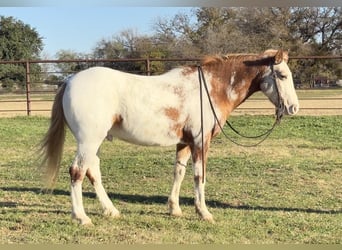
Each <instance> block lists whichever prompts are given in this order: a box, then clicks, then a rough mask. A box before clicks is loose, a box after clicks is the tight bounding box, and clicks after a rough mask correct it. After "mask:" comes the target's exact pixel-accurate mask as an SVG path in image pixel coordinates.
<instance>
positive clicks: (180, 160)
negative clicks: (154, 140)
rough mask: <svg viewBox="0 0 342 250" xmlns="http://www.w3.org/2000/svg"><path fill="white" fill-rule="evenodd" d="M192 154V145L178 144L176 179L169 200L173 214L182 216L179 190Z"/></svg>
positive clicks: (170, 210) (171, 213)
mask: <svg viewBox="0 0 342 250" xmlns="http://www.w3.org/2000/svg"><path fill="white" fill-rule="evenodd" d="M190 156H191V151H190V147H189V146H187V145H181V144H178V145H177V152H176V163H175V168H174V179H173V186H172V190H171V194H170V197H169V200H168V206H169V212H170V215H173V216H181V215H182V210H181V208H180V206H179V192H180V188H181V184H182V181H183V179H184V175H185V171H186V164H187V162H188V160H189V158H190Z"/></svg>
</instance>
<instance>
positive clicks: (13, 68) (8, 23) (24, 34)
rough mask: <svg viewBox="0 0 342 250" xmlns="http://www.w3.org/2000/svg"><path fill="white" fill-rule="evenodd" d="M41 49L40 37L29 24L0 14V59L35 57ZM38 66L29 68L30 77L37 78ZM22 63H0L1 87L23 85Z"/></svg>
mask: <svg viewBox="0 0 342 250" xmlns="http://www.w3.org/2000/svg"><path fill="white" fill-rule="evenodd" d="M42 49H43V42H42V37H40V36H39V34H38V32H37V31H36V30H35V29H34V28H31V27H30V25H28V24H24V23H23V22H22V21H20V20H16V19H15V18H13V17H4V16H0V60H2V61H11V60H27V59H37V58H39V54H40V52H41V51H42ZM39 71H40V67H39V65H35V66H34V67H33V68H31V73H32V77H31V80H34V76H35V77H36V78H37V77H39V75H38V74H37V73H39ZM24 80H25V68H24V65H20V64H17V65H14V64H2V65H0V83H1V85H2V87H3V88H7V89H11V88H12V87H13V86H14V85H18V86H21V87H22V86H24Z"/></svg>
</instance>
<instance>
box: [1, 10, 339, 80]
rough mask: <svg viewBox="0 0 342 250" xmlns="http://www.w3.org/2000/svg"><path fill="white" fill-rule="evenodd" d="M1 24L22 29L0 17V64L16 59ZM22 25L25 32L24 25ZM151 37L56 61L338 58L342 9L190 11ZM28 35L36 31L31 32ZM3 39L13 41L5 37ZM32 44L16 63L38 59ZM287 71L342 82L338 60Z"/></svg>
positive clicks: (135, 67)
mask: <svg viewBox="0 0 342 250" xmlns="http://www.w3.org/2000/svg"><path fill="white" fill-rule="evenodd" d="M6 20H7V22H12V23H13V22H14V23H21V22H20V21H17V20H14V19H13V18H11V17H10V18H5V17H1V22H0V36H1V38H0V59H1V60H13V59H19V58H18V57H15V56H14V54H13V53H12V54H10V53H9V52H6V51H5V52H3V50H4V48H5V47H4V46H3V44H4V42H3V41H2V40H3V39H2V37H3V36H2V33H1V32H2V30H3V27H5V26H4V24H3V22H4V21H6ZM21 25H24V26H25V24H23V23H21ZM25 27H26V26H25ZM31 31H32V29H31ZM153 31H154V32H153V34H152V35H142V34H139V31H137V30H134V29H127V30H123V31H122V32H120V33H119V34H113V36H112V37H111V38H102V39H101V38H100V40H99V42H98V43H97V44H96V45H95V48H94V49H93V50H92V51H90V52H89V53H86V54H83V53H76V52H74V51H68V50H61V51H59V52H58V53H57V55H56V57H57V59H80V58H96V59H114V58H147V57H149V58H187V57H192V58H193V57H201V56H203V55H206V54H227V53H259V52H262V51H264V50H266V49H269V48H275V49H278V48H283V49H286V50H289V51H290V54H291V55H339V54H341V51H342V8H341V7H329V8H327V7H326V8H323V7H322V8H318V7H310V8H299V7H290V8H194V9H192V11H191V13H179V14H177V15H175V16H174V17H172V18H170V19H165V18H164V19H163V18H159V19H158V20H157V21H156V22H155V23H154V25H153ZM33 32H36V31H35V30H34V29H33ZM36 33H37V32H36ZM12 36H14V35H12ZM7 39H13V38H12V37H11V36H8V38H7ZM32 39H33V40H34V39H36V42H37V44H36V46H33V48H32V53H31V54H30V55H27V54H23V53H21V58H20V59H23V57H24V58H25V57H26V58H27V57H29V58H31V57H33V58H37V57H39V51H41V49H42V42H41V38H40V37H39V35H38V34H37V35H36V36H35V37H33V38H32ZM5 40H6V38H5ZM7 42H8V41H7ZM20 46H21V45H20V43H16V44H15V46H14V47H16V48H18V47H19V48H20ZM107 66H111V67H115V68H118V69H121V70H126V71H136V72H144V71H146V69H145V68H144V67H145V64H132V63H126V64H117V65H113V64H111V65H107ZM171 66H173V65H169V64H165V63H162V62H153V64H152V69H151V70H152V72H163V71H165V70H168V69H169V68H170V67H171ZM57 67H59V70H61V71H64V72H66V71H67V72H69V71H75V70H79V69H82V68H84V67H87V65H80V64H58V65H57ZM290 67H291V69H292V70H293V72H294V77H295V78H296V79H297V80H298V81H300V82H302V83H304V84H309V81H310V79H312V77H313V76H315V75H317V74H320V75H322V76H324V77H327V78H330V79H336V80H337V79H341V78H342V63H341V61H340V60H301V61H296V60H292V61H291V65H290ZM0 68H2V65H1V67H0ZM36 70H39V69H36ZM7 73H8V72H7ZM6 77H7V78H8V74H4V72H2V70H1V69H0V81H1V82H2V83H3V82H4V78H6ZM49 77H50V78H56V76H49Z"/></svg>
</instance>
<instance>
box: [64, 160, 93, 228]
mask: <svg viewBox="0 0 342 250" xmlns="http://www.w3.org/2000/svg"><path fill="white" fill-rule="evenodd" d="M84 156H85V155H81V154H79V153H78V154H77V155H76V157H75V160H74V162H73V164H72V166H71V167H70V169H69V173H70V179H71V180H70V181H71V185H70V186H71V193H70V195H71V203H72V217H73V218H74V219H76V220H78V221H79V222H80V223H81V224H82V225H85V224H91V220H90V218H89V217H88V216H87V215H86V213H85V211H84V207H83V199H82V183H83V179H84V176H85V174H86V171H87V170H86V165H85V164H84Z"/></svg>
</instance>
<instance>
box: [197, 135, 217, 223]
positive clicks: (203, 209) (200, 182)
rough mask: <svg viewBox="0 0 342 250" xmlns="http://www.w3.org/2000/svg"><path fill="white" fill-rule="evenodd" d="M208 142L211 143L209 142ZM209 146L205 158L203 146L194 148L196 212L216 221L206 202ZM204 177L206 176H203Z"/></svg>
mask: <svg viewBox="0 0 342 250" xmlns="http://www.w3.org/2000/svg"><path fill="white" fill-rule="evenodd" d="M206 144H209V142H207V143H206ZM208 148H209V146H208V145H207V146H206V147H205V149H204V158H203V159H202V148H201V147H196V146H195V147H194V149H193V150H192V158H193V171H194V182H195V209H196V212H197V213H198V214H199V215H200V216H201V218H202V219H204V220H207V221H210V222H214V219H213V216H212V214H211V213H210V212H209V211H208V208H207V206H206V204H205V195H204V187H205V172H206V163H207V152H208ZM202 161H204V165H203V166H204V169H203V166H202ZM203 177H204V178H203Z"/></svg>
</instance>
